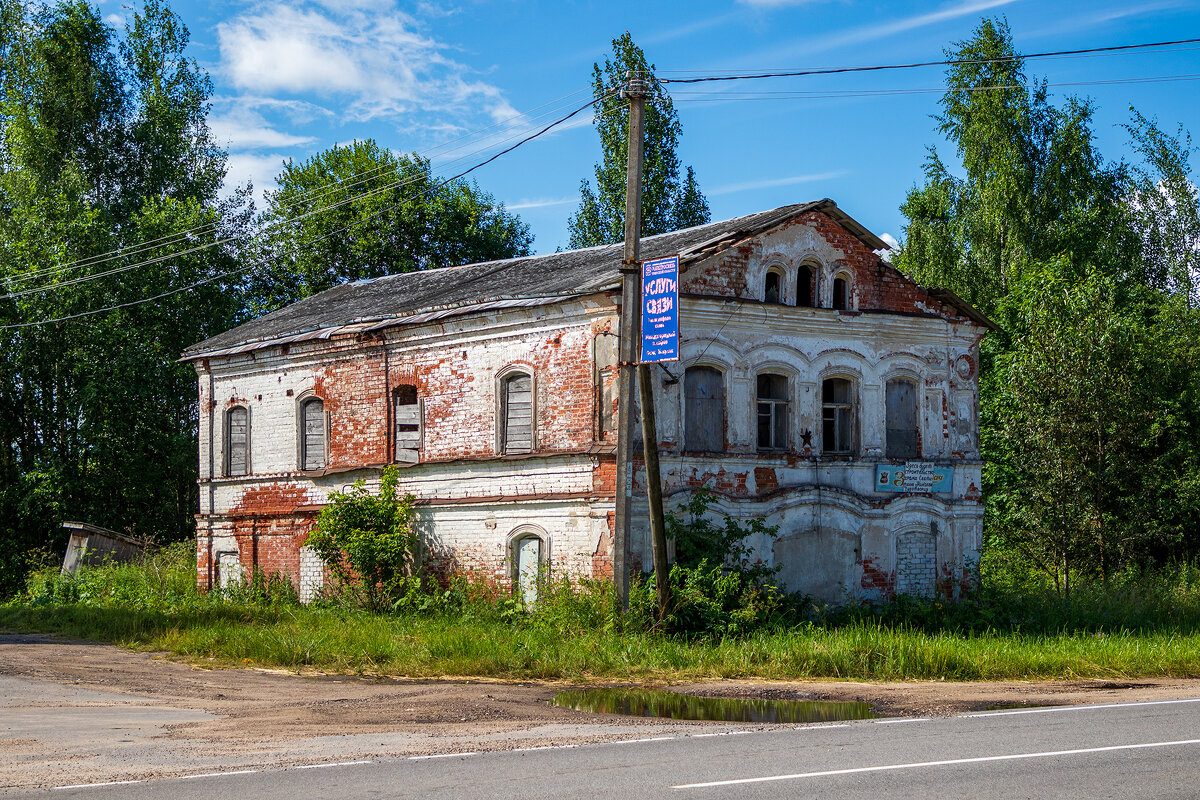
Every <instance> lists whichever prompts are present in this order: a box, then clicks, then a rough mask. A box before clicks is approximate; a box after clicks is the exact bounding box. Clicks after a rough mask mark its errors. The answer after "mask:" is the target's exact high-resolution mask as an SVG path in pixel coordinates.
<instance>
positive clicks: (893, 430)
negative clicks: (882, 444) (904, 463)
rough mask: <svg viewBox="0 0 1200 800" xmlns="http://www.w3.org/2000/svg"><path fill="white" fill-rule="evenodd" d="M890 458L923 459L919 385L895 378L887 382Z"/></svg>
mask: <svg viewBox="0 0 1200 800" xmlns="http://www.w3.org/2000/svg"><path fill="white" fill-rule="evenodd" d="M886 403H887V452H886V455H887V457H888V458H896V459H902V460H908V459H913V458H920V457H921V443H920V438H919V432H918V426H917V419H918V414H917V385H916V384H915V383H914V382H913V381H910V380H905V379H903V378H893V379H892V380H890V381H888V382H887V398H886Z"/></svg>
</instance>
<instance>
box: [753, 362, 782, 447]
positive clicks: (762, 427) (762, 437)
mask: <svg viewBox="0 0 1200 800" xmlns="http://www.w3.org/2000/svg"><path fill="white" fill-rule="evenodd" d="M787 384H788V382H787V378H786V377H785V376H783V375H769V374H768V375H759V376H758V392H757V396H758V449H759V450H786V449H787V446H788V436H787V419H788V413H787V411H788V399H787Z"/></svg>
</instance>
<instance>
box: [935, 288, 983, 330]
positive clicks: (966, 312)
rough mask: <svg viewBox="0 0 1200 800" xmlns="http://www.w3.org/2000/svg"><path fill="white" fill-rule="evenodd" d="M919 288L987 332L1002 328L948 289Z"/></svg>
mask: <svg viewBox="0 0 1200 800" xmlns="http://www.w3.org/2000/svg"><path fill="white" fill-rule="evenodd" d="M921 288H922V289H924V290H925V291H926V292H928V293H929V296H930V297H932V298H934V299H935V300H939V301H941V302H943V303H948V304H950V305H952V306H954V307H955V308H956V309H958V310H959V311H960V312H962V315H963V316H964V317H966V318H967V319H969V320H971V321H972V322H977V323H979V324H980V325H982V326H984V327H985V328H987V329H988V330H992V331H998V330H1002V328H1001V327H1000V326H999V325H997V324H996V323H995V322H993V321H992V318H991V317H989V316H988V315H987V314H984V313H983V312H982V311H980V310H979V309H978V308H976V307H975V306H973V305H971V304H970V303H968V302H967V301H966V300H963V299H962V298H961V297H959V296H958V294H956V293H955V292H953V291H951V290H950V289H946V288H944V287H941V286H922V287H921Z"/></svg>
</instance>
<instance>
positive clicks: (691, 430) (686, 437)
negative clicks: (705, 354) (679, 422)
mask: <svg viewBox="0 0 1200 800" xmlns="http://www.w3.org/2000/svg"><path fill="white" fill-rule="evenodd" d="M700 374H709V375H712V374H715V375H716V376H717V378H718V379H719V380H718V382H719V385H720V396H719V397H696V396H693V395H692V394H691V393H690V392H691V389H692V386H693V383H694V382H693V381H692V380H691V379H690V376H693V375H697V376H698V375H700ZM698 380H700V379H699V378H697V381H698ZM710 380H711V378H710ZM682 394H683V451H684V452H685V453H723V452H725V423H726V413H725V398H726V394H727V392H726V387H725V370H723V369H721V368H720V367H716V366H713V365H711V364H693V365H692V366H690V367H688V368H687V369H686V370H684V373H683V392H682ZM705 408H707V409H708V411H707V412H706V411H705ZM715 411H719V412H720V413H719V414H715V413H713V412H715ZM714 416H715V417H717V418H716V419H710V420H708V421H707V422H706V421H705V420H704V418H705V417H714Z"/></svg>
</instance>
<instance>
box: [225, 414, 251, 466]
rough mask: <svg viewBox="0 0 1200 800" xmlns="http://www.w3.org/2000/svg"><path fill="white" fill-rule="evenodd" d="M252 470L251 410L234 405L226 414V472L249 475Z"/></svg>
mask: <svg viewBox="0 0 1200 800" xmlns="http://www.w3.org/2000/svg"><path fill="white" fill-rule="evenodd" d="M249 472H250V412H249V410H247V409H246V408H245V407H244V406H234V407H233V408H231V409H229V411H227V412H226V414H225V474H226V475H230V476H237V475H247V474H249Z"/></svg>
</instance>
